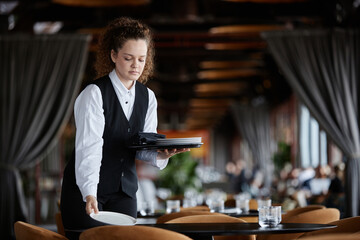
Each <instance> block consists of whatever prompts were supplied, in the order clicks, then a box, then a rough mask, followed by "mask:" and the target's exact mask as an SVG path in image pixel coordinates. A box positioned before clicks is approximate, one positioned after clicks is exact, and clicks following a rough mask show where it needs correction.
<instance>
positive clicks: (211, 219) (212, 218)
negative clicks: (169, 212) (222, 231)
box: [166, 215, 255, 240]
mask: <svg viewBox="0 0 360 240" xmlns="http://www.w3.org/2000/svg"><path fill="white" fill-rule="evenodd" d="M224 222H229V223H230V222H231V223H233V222H235V223H237V222H239V223H246V222H245V221H244V220H241V219H239V218H236V217H230V216H227V215H191V216H184V217H179V218H175V219H172V220H170V221H168V222H166V224H172V223H224ZM214 240H255V235H241V236H240V235H233V236H214Z"/></svg>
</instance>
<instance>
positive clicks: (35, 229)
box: [14, 221, 68, 240]
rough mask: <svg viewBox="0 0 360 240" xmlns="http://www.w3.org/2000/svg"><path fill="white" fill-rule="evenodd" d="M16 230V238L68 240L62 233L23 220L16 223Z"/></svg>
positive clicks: (18, 239)
mask: <svg viewBox="0 0 360 240" xmlns="http://www.w3.org/2000/svg"><path fill="white" fill-rule="evenodd" d="M14 230H15V237H16V240H34V239H36V240H68V238H66V237H65V236H63V235H61V234H58V233H56V232H53V231H50V230H48V229H45V228H42V227H39V226H35V225H32V224H30V223H26V222H22V221H17V222H16V223H15V224H14Z"/></svg>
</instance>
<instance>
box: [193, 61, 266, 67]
mask: <svg viewBox="0 0 360 240" xmlns="http://www.w3.org/2000/svg"><path fill="white" fill-rule="evenodd" d="M263 66H264V62H263V61H261V60H260V61H259V60H251V59H249V60H247V61H203V62H200V63H199V67H200V68H202V69H227V68H256V67H263Z"/></svg>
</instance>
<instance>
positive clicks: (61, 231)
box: [55, 212, 65, 236]
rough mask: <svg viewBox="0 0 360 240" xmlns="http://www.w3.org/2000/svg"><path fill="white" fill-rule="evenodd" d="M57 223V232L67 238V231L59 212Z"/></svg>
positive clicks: (56, 216)
mask: <svg viewBox="0 0 360 240" xmlns="http://www.w3.org/2000/svg"><path fill="white" fill-rule="evenodd" d="M55 222H56V227H57V232H58V233H59V234H61V235H63V236H65V229H64V225H63V222H62V218H61V212H57V213H56V214H55Z"/></svg>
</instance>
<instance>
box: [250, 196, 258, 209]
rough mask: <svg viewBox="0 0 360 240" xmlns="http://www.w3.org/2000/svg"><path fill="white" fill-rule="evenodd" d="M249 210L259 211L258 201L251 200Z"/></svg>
mask: <svg viewBox="0 0 360 240" xmlns="http://www.w3.org/2000/svg"><path fill="white" fill-rule="evenodd" d="M249 209H250V210H258V203H257V200H256V199H254V198H252V199H250V200H249Z"/></svg>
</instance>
